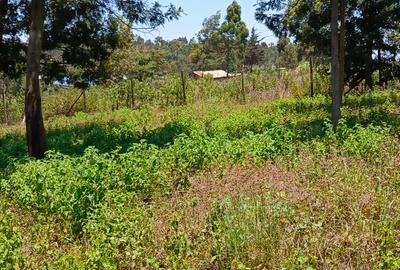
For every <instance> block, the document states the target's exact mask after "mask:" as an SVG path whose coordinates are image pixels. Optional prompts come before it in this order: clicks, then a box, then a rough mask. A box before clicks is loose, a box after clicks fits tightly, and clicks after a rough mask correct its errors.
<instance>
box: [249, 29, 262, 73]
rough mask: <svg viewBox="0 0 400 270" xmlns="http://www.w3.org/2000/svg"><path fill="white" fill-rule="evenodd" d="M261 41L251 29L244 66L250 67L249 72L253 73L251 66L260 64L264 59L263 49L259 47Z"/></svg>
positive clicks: (254, 30)
mask: <svg viewBox="0 0 400 270" xmlns="http://www.w3.org/2000/svg"><path fill="white" fill-rule="evenodd" d="M261 41H262V39H261V38H260V35H259V34H258V33H257V32H256V29H255V28H254V27H253V28H252V29H251V34H250V38H249V42H248V45H247V49H246V57H245V64H246V65H247V66H249V67H250V71H253V66H254V65H257V64H259V63H261V61H262V59H263V57H264V49H263V48H262V47H261V45H260V42H261Z"/></svg>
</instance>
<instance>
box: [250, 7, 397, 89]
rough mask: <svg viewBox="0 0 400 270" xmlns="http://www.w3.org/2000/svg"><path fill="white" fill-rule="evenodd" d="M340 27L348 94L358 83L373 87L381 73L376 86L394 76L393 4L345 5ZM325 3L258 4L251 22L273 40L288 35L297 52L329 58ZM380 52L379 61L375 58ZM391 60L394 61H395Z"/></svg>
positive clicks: (328, 34) (395, 62)
mask: <svg viewBox="0 0 400 270" xmlns="http://www.w3.org/2000/svg"><path fill="white" fill-rule="evenodd" d="M343 7H346V9H345V12H343V13H344V14H346V15H347V16H346V20H345V23H344V24H343V26H344V29H345V30H346V31H344V32H345V34H344V35H343V36H344V37H345V43H346V44H351V46H347V47H345V46H343V47H345V55H346V63H345V71H344V74H345V83H346V85H347V86H348V87H349V91H350V90H351V89H353V88H355V87H356V86H357V85H359V84H360V82H362V81H363V80H364V81H366V82H367V83H368V84H369V86H370V87H373V83H374V82H373V80H372V74H373V72H374V71H377V70H379V69H380V70H381V71H382V82H381V83H384V82H385V81H387V80H390V79H392V78H395V77H396V76H398V74H399V73H400V68H399V66H400V65H399V64H398V57H397V55H398V51H399V48H400V47H399V44H398V43H395V42H393V39H391V38H390V37H391V36H394V35H395V34H394V33H395V32H396V27H398V22H399V20H400V12H398V11H399V10H400V2H399V1H398V0H382V1H370V0H347V1H346V3H344V5H343ZM330 12H331V5H330V0H318V1H288V0H258V1H257V10H256V18H257V20H259V21H260V22H263V23H264V24H266V25H267V27H268V28H270V29H271V30H272V31H273V32H274V33H275V34H276V35H285V34H286V35H290V36H291V37H293V38H294V40H295V41H296V42H300V43H302V45H303V46H310V47H311V46H312V47H314V48H315V52H316V54H317V55H325V56H329V55H330V51H329V48H330V43H331V37H330V31H329V30H330V29H329V27H327V26H328V25H329V24H330V22H329V20H330V17H331V16H330ZM376 52H380V55H381V57H377V56H376V55H375V54H376ZM396 59H397V60H396Z"/></svg>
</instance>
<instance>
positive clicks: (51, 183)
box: [0, 89, 400, 269]
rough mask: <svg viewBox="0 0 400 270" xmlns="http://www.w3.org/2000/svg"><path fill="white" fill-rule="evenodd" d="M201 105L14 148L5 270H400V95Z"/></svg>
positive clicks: (2, 152) (85, 124)
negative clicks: (45, 149) (35, 153)
mask: <svg viewBox="0 0 400 270" xmlns="http://www.w3.org/2000/svg"><path fill="white" fill-rule="evenodd" d="M329 104H330V101H329V99H328V98H326V97H324V96H317V97H314V98H303V99H294V98H286V99H280V100H277V101H272V102H250V103H248V104H246V105H239V104H237V103H230V102H225V103H224V104H223V105H221V103H220V102H211V101H210V102H200V103H195V104H194V105H187V106H180V107H176V108H170V109H168V108H166V109H141V110H136V111H133V110H129V109H122V110H118V111H114V112H109V113H95V114H83V113H78V114H77V115H75V116H74V117H70V118H67V117H55V118H51V119H50V120H48V121H47V123H46V125H47V127H48V135H47V136H48V141H49V148H50V149H51V152H50V153H49V154H48V156H47V158H46V159H45V160H42V161H33V160H29V159H27V157H26V156H25V152H26V146H25V140H24V135H23V130H22V128H21V127H19V126H12V127H7V128H3V129H2V132H1V135H0V136H1V137H0V167H1V175H0V178H1V182H0V209H1V211H0V268H1V269H399V267H400V246H399V244H398V243H399V241H400V233H399V232H400V230H399V229H400V228H399V226H400V196H399V194H400V173H399V172H400V171H399V168H400V158H399V155H398V153H399V150H400V145H399V139H400V138H399V134H400V133H399V131H400V117H399V113H400V94H399V92H398V91H396V90H395V89H393V90H387V91H375V92H369V93H367V94H364V95H359V96H356V95H353V96H352V95H350V96H346V98H345V102H344V106H343V120H342V122H341V123H340V127H339V131H338V132H337V133H336V134H335V133H332V131H331V124H330V121H329V115H330V112H329Z"/></svg>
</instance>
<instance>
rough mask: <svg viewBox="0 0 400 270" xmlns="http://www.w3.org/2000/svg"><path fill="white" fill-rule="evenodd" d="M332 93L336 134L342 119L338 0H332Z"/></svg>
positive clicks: (333, 120) (333, 121) (333, 122)
mask: <svg viewBox="0 0 400 270" xmlns="http://www.w3.org/2000/svg"><path fill="white" fill-rule="evenodd" d="M331 8H332V14H331V32H332V33H331V35H332V36H331V43H332V44H331V57H332V59H331V66H332V68H331V69H332V71H331V91H332V124H333V130H334V131H335V132H336V130H337V127H338V123H339V119H340V100H341V98H340V95H341V93H340V74H339V73H340V68H339V42H338V19H339V14H338V13H339V12H338V9H339V3H338V0H331Z"/></svg>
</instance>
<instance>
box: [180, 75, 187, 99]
mask: <svg viewBox="0 0 400 270" xmlns="http://www.w3.org/2000/svg"><path fill="white" fill-rule="evenodd" d="M181 81H182V103H183V104H185V105H186V81H185V75H184V73H183V71H181Z"/></svg>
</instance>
